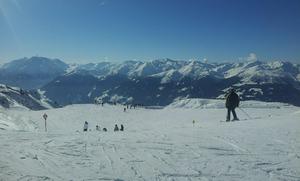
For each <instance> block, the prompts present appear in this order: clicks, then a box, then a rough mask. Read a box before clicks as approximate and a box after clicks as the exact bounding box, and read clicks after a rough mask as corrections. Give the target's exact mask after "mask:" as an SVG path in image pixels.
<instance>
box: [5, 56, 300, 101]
mask: <svg viewBox="0 0 300 181" xmlns="http://www.w3.org/2000/svg"><path fill="white" fill-rule="evenodd" d="M0 83H3V84H8V85H13V86H18V87H21V88H24V89H40V90H41V91H43V92H44V95H45V96H46V97H47V98H49V99H51V100H52V101H54V102H56V103H57V104H60V105H67V104H72V103H91V102H94V101H95V100H98V101H100V102H119V103H124V104H125V103H138V104H144V105H159V106H165V105H168V104H170V103H172V102H173V101H175V100H179V99H184V98H224V95H225V93H226V92H227V90H228V89H229V88H231V87H234V88H235V89H236V90H237V92H238V93H239V95H240V97H241V99H242V100H261V101H268V102H284V103H290V104H294V105H298V106H300V65H299V64H293V63H290V62H285V61H273V62H262V61H246V62H237V63H204V62H201V61H179V60H171V59H159V60H153V61H149V62H143V61H125V62H121V63H112V62H100V63H89V64H66V63H64V62H63V61H61V60H58V59H48V58H44V57H32V58H24V59H19V60H15V61H12V62H10V63H7V64H4V65H3V66H2V67H1V68H0Z"/></svg>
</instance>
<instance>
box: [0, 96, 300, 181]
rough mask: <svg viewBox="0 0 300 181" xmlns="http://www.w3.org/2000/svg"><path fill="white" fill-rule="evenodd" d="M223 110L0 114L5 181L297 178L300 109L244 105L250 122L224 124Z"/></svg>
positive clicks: (179, 107) (216, 104)
mask: <svg viewBox="0 0 300 181" xmlns="http://www.w3.org/2000/svg"><path fill="white" fill-rule="evenodd" d="M199 105H202V106H199ZM204 105H206V106H204ZM220 105H221V103H220V101H211V100H198V103H197V100H191V101H190V102H185V103H184V101H179V102H177V103H174V104H172V105H170V106H168V107H166V108H165V109H153V110H152V109H142V108H139V109H135V110H133V109H129V110H128V111H127V112H123V107H122V106H109V105H104V107H102V106H96V105H72V106H67V107H65V108H60V109H50V110H46V111H29V110H4V109H0V180H5V181H6V180H115V181H123V180H126V181H133V180H150V181H152V180H180V181H182V180H183V181H184V180H187V181H188V180H230V181H232V180H255V181H257V180H262V181H264V180H300V108H298V107H293V106H287V105H283V104H277V103H273V104H266V103H261V102H255V101H254V102H253V101H252V102H246V103H243V102H242V103H241V107H242V108H243V110H244V111H246V112H247V113H248V114H249V116H251V117H252V119H247V118H248V117H247V115H246V114H245V113H244V112H242V111H241V110H240V109H237V114H238V116H239V117H240V119H241V121H236V122H230V123H226V122H220V121H221V120H224V119H225V114H226V110H225V109H224V108H223V107H222V106H220ZM44 113H47V114H48V119H47V125H48V132H47V133H45V132H44V121H43V119H42V115H43V114H44ZM193 120H195V124H194V125H193ZM84 121H88V122H89V126H90V129H91V131H89V132H86V133H83V132H82V127H83V123H84ZM97 124H98V125H100V127H101V128H103V127H106V128H107V129H108V131H107V132H103V131H95V126H96V125H97ZM115 124H118V125H120V124H123V125H124V126H125V131H124V132H113V127H114V125H115Z"/></svg>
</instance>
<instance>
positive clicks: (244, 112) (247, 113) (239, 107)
mask: <svg viewBox="0 0 300 181" xmlns="http://www.w3.org/2000/svg"><path fill="white" fill-rule="evenodd" d="M239 109H240V110H241V111H242V112H243V113H244V114H246V115H247V116H248V118H249V119H252V117H251V116H250V115H249V114H248V113H247V112H246V111H244V110H243V109H242V108H240V107H239Z"/></svg>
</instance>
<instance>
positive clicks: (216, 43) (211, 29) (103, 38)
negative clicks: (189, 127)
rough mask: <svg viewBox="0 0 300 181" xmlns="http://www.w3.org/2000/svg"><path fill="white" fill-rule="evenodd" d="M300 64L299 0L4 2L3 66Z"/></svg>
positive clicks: (0, 15)
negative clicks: (33, 61) (35, 61)
mask: <svg viewBox="0 0 300 181" xmlns="http://www.w3.org/2000/svg"><path fill="white" fill-rule="evenodd" d="M35 55H38V56H45V57H49V58H60V59H62V60H64V61H66V62H78V63H85V62H97V61H103V60H108V61H123V60H130V59H134V60H151V59H156V58H172V59H198V60H203V59H207V60H208V61H211V62H218V61H244V60H247V59H248V60H250V59H256V58H258V59H260V60H263V61H268V60H288V61H293V62H300V1H299V0H0V62H7V61H10V60H13V59H17V58H21V57H25V56H26V57H31V56H35Z"/></svg>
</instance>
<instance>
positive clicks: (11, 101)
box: [0, 84, 54, 110]
mask: <svg viewBox="0 0 300 181" xmlns="http://www.w3.org/2000/svg"><path fill="white" fill-rule="evenodd" d="M52 105H53V106H54V104H53V103H52V102H51V101H50V100H48V99H47V98H45V97H44V96H43V94H42V93H41V92H38V91H33V90H31V91H26V90H24V89H21V88H17V87H10V86H7V85H3V84H0V107H3V108H27V109H31V110H42V109H47V108H51V107H52Z"/></svg>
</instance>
